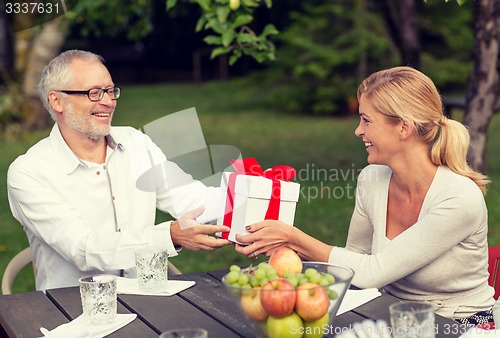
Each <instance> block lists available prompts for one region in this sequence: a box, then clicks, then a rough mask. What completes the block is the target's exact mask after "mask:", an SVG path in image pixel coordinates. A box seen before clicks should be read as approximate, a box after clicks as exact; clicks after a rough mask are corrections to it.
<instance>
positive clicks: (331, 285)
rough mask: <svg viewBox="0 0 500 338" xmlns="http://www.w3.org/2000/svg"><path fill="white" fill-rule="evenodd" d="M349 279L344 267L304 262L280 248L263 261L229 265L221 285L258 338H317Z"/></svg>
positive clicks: (328, 323) (350, 274) (326, 327)
mask: <svg viewBox="0 0 500 338" xmlns="http://www.w3.org/2000/svg"><path fill="white" fill-rule="evenodd" d="M353 275H354V272H353V271H352V270H351V269H350V268H347V267H342V266H338V265H333V264H329V263H320V262H303V261H302V260H301V259H300V257H299V256H298V255H297V254H296V253H295V251H293V250H291V249H289V248H284V247H283V248H279V249H277V250H275V251H274V252H273V254H272V255H271V257H270V258H269V261H267V262H260V263H258V264H256V265H255V266H254V265H250V266H248V267H243V268H242V267H240V266H237V265H231V267H230V268H229V272H228V273H227V274H226V275H225V276H224V277H223V279H222V281H223V283H224V285H225V286H226V287H227V289H228V290H229V292H230V294H231V295H232V296H233V297H232V299H234V301H235V302H236V303H237V304H238V307H239V308H240V310H241V312H242V313H243V315H244V317H245V318H246V319H247V320H248V322H249V324H250V325H251V326H252V328H253V329H254V331H255V336H256V337H269V338H289V337H294V338H295V337H296V338H306V337H307V338H316V337H323V335H324V334H326V333H328V332H329V330H330V328H331V325H332V323H333V320H334V319H335V314H336V313H337V310H338V308H339V306H340V303H341V301H342V299H343V297H344V295H345V292H346V291H347V289H348V288H349V286H350V284H351V280H352V277H353Z"/></svg>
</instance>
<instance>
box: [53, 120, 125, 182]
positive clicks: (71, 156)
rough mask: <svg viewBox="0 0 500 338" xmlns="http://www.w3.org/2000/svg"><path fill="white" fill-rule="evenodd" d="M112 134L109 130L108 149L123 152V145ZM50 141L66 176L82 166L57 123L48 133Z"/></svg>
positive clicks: (107, 137)
mask: <svg viewBox="0 0 500 338" xmlns="http://www.w3.org/2000/svg"><path fill="white" fill-rule="evenodd" d="M112 133H113V128H111V131H110V134H108V135H107V136H106V142H107V144H108V147H110V148H111V149H113V150H116V149H119V150H125V148H124V147H123V145H122V144H121V143H119V142H117V141H116V140H115V139H114V138H113V136H112V135H111V134H112ZM50 140H51V143H52V145H53V149H54V152H55V153H56V156H57V157H58V159H59V164H60V166H61V168H62V170H63V171H64V172H65V173H66V174H71V173H72V172H73V171H74V170H75V169H76V168H77V167H78V166H79V165H80V164H82V162H81V161H80V159H79V158H78V156H76V155H75V153H74V152H73V151H72V150H71V148H70V147H69V146H68V144H67V143H66V141H64V138H63V137H62V134H61V131H60V130H59V126H58V125H57V123H55V124H54V126H53V127H52V130H51V132H50Z"/></svg>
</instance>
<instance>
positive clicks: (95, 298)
mask: <svg viewBox="0 0 500 338" xmlns="http://www.w3.org/2000/svg"><path fill="white" fill-rule="evenodd" d="M79 282H80V296H81V298H82V308H83V317H84V319H85V321H86V322H87V323H88V324H93V325H101V324H108V323H111V322H113V321H114V320H115V319H116V277H115V276H113V275H95V276H87V277H82V278H80V279H79Z"/></svg>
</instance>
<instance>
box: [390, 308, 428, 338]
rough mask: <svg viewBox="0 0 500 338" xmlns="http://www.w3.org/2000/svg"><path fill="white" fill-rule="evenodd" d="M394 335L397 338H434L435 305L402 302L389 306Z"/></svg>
mask: <svg viewBox="0 0 500 338" xmlns="http://www.w3.org/2000/svg"><path fill="white" fill-rule="evenodd" d="M389 313H390V317H391V326H392V335H393V337H395V338H434V335H435V330H434V329H435V326H434V317H435V314H434V305H432V304H430V303H421V302H412V301H408V302H400V303H394V304H392V305H391V306H389Z"/></svg>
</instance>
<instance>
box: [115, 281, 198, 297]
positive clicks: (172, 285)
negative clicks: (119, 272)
mask: <svg viewBox="0 0 500 338" xmlns="http://www.w3.org/2000/svg"><path fill="white" fill-rule="evenodd" d="M194 284H195V282H194V281H185V280H169V281H168V284H167V287H166V288H165V290H162V291H157V292H147V291H141V290H139V284H138V283H137V279H136V278H124V277H116V288H117V292H118V293H119V294H129V295H143V296H173V295H175V294H176V293H178V292H181V291H183V290H186V289H187V288H190V287H191V286H193V285H194Z"/></svg>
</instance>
